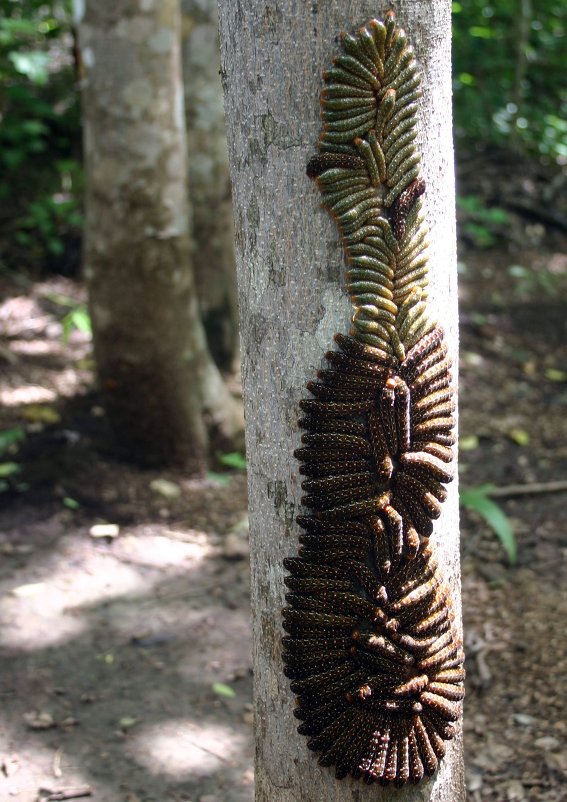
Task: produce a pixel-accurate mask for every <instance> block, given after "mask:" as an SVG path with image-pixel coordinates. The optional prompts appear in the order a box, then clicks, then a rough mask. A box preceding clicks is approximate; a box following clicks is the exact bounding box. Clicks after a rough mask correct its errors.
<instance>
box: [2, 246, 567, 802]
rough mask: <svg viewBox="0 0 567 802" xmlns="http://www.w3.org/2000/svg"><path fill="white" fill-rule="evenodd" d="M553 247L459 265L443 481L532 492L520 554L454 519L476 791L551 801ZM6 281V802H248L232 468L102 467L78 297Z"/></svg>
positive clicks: (556, 590) (554, 678) (564, 764)
mask: <svg viewBox="0 0 567 802" xmlns="http://www.w3.org/2000/svg"><path fill="white" fill-rule="evenodd" d="M536 233H537V232H536ZM566 246H567V243H566V242H565V241H561V240H560V239H556V240H550V241H547V245H546V246H545V247H544V245H543V244H542V243H537V242H536V243H534V244H533V246H526V247H523V248H522V250H521V251H519V250H516V251H513V250H512V251H510V250H508V249H506V250H505V249H504V248H500V249H496V250H488V251H482V252H479V251H473V250H471V251H470V252H467V251H464V252H463V255H462V256H461V259H462V264H461V277H460V279H461V304H462V306H461V308H462V330H461V331H462V337H461V395H460V398H461V408H460V434H461V442H462V446H463V450H462V454H461V466H460V469H461V485H462V487H466V488H470V487H477V486H479V485H482V484H485V483H492V484H494V485H496V486H499V487H501V486H510V485H516V484H522V485H528V486H530V487H531V490H532V491H533V494H528V495H510V496H506V495H505V496H504V497H501V498H498V499H496V501H497V502H498V503H499V505H500V506H501V508H502V510H503V511H504V512H505V514H506V515H507V516H508V518H509V519H510V521H511V522H512V524H513V527H514V531H515V534H516V538H517V545H518V559H517V563H516V565H515V566H510V565H509V563H508V560H507V558H506V555H505V553H504V551H503V549H502V547H501V546H500V544H499V542H498V540H497V539H496V537H495V535H494V534H493V533H492V531H491V530H490V529H489V528H488V527H487V525H486V524H485V523H484V522H483V521H482V520H481V519H480V518H479V517H478V516H477V515H476V514H475V513H473V512H468V511H466V510H465V511H463V515H462V568H463V608H464V618H465V638H466V646H467V686H468V688H467V698H466V704H465V748H466V764H467V785H468V792H469V799H470V800H471V801H472V802H531V800H534V802H535V800H537V801H538V802H558V801H559V800H564V799H565V798H566V797H565V787H566V785H567V638H566V633H565V628H566V625H565V622H566V621H567V594H566V593H565V582H566V580H567V505H566V503H565V492H563V493H560V492H556V493H548V494H545V495H544V494H542V493H541V492H537V491H538V489H539V490H541V488H538V487H537V486H536V487H534V485H536V484H537V483H542V482H548V481H551V480H558V479H567V439H566V437H565V434H566V424H565V419H566V415H567V347H566V346H567V316H566V314H565V299H566V298H567V256H565V255H564V254H565V253H566V252H567V247H566ZM519 268H520V269H519ZM0 283H1V285H2V286H1V287H0V289H1V290H2V297H3V301H2V302H1V305H0V331H1V332H2V337H0V367H1V369H2V376H1V386H0V400H1V401H2V404H3V411H2V412H1V413H0V416H1V417H0V430H4V431H8V432H10V433H11V435H8V437H10V436H11V437H12V438H13V439H14V440H15V441H16V442H14V443H13V444H12V445H6V442H5V441H4V442H3V441H2V440H0V443H2V442H3V448H4V451H3V454H1V455H0V463H1V465H4V466H5V465H9V466H10V465H11V466H12V467H8V468H5V467H4V468H2V467H0V472H2V471H3V472H4V473H5V474H6V476H4V478H3V479H2V477H1V476H0V481H3V482H4V484H0V488H4V491H3V492H1V493H0V504H1V509H0V554H1V557H2V559H1V562H0V594H1V595H0V619H1V621H0V657H1V661H0V699H1V712H0V800H2V802H4V801H5V800H6V801H7V800H10V799H12V798H13V799H14V800H15V801H16V802H36V800H37V801H39V800H42V801H47V800H58V799H67V798H80V796H79V793H80V792H81V791H82V792H83V793H84V795H86V794H87V792H90V794H91V798H92V800H93V802H189V800H191V802H221V800H223V801H224V800H226V802H250V800H252V799H253V734H252V706H251V691H252V676H251V640H250V627H249V594H248V582H249V572H248V561H247V556H248V545H247V521H246V488H245V477H244V474H243V473H242V472H238V471H233V472H232V473H230V472H229V473H226V474H211V475H209V476H208V477H207V478H206V479H205V480H201V481H195V480H188V479H187V478H185V477H184V476H183V475H182V474H180V473H176V472H173V471H166V472H164V471H161V472H158V471H141V470H137V469H136V468H133V467H131V466H127V465H125V464H121V463H118V462H116V461H114V460H113V459H112V458H111V457H110V456H109V452H108V451H107V449H106V445H105V444H106V440H105V422H104V415H103V411H102V409H101V407H100V402H99V400H98V398H97V395H96V392H95V390H94V384H93V364H92V357H91V355H90V343H89V338H88V335H86V334H83V333H81V332H79V331H72V332H71V333H70V336H69V338H68V340H67V342H65V339H64V337H63V328H64V325H63V321H64V318H65V315H67V314H68V312H69V309H70V308H71V307H72V306H73V305H74V304H79V303H82V302H83V301H84V291H83V289H82V287H81V286H80V285H79V284H77V283H76V282H73V281H70V280H68V279H63V278H50V279H48V280H45V281H43V282H35V283H31V282H27V281H24V280H23V279H22V277H21V276H20V277H19V278H17V277H16V275H15V274H13V275H6V274H5V275H4V276H3V277H2V278H1V279H0ZM14 466H16V467H14ZM101 527H102V528H101ZM105 527H106V528H105ZM65 794H67V795H65Z"/></svg>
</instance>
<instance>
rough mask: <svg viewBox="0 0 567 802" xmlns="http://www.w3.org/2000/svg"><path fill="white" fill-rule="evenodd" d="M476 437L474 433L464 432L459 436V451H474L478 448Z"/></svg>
mask: <svg viewBox="0 0 567 802" xmlns="http://www.w3.org/2000/svg"><path fill="white" fill-rule="evenodd" d="M478 443H479V441H478V437H477V436H476V434H466V435H464V436H463V437H460V438H459V449H460V450H461V451H474V450H475V448H478Z"/></svg>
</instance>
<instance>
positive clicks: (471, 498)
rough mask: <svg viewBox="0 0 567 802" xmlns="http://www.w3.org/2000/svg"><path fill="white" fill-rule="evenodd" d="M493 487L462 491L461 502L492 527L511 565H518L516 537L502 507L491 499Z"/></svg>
mask: <svg viewBox="0 0 567 802" xmlns="http://www.w3.org/2000/svg"><path fill="white" fill-rule="evenodd" d="M491 490H493V486H492V485H479V486H478V487H470V488H468V489H466V490H461V493H460V501H461V505H462V506H463V507H466V508H467V509H470V510H474V511H475V512H477V513H478V514H479V515H480V516H481V517H482V518H484V520H485V521H486V523H487V524H488V525H489V526H490V528H491V529H492V531H493V532H494V534H495V535H496V536H497V537H498V539H499V540H500V543H501V544H502V546H503V548H504V551H505V552H506V555H507V556H508V560H509V561H510V564H511V565H514V564H515V563H516V557H517V547H516V536H515V535H514V530H513V529H512V525H511V524H510V521H509V520H508V518H507V516H506V514H505V513H504V512H503V510H502V509H501V507H499V506H498V504H496V502H494V501H493V500H492V499H491V498H490V495H489V494H490V491H491Z"/></svg>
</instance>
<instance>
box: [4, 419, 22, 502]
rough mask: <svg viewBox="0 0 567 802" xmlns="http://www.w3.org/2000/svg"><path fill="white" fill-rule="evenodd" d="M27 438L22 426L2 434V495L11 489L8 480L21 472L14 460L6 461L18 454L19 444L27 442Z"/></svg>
mask: <svg viewBox="0 0 567 802" xmlns="http://www.w3.org/2000/svg"><path fill="white" fill-rule="evenodd" d="M25 437H26V432H25V429H23V428H22V427H21V426H15V427H13V428H12V429H4V431H2V432H0V493H3V492H5V491H6V490H9V489H10V482H9V481H8V480H9V479H10V477H15V475H16V474H18V473H19V472H20V465H19V464H18V463H17V462H14V461H13V459H12V460H8V461H6V462H5V461H4V460H5V459H6V457H9V456H13V455H14V454H16V453H17V450H18V447H19V445H18V444H19V443H21V442H22V441H23V440H25Z"/></svg>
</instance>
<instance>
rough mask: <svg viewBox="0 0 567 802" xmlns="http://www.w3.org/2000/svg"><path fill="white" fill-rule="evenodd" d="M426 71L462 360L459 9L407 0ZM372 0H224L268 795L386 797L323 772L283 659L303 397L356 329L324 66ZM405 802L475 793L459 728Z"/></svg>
mask: <svg viewBox="0 0 567 802" xmlns="http://www.w3.org/2000/svg"><path fill="white" fill-rule="evenodd" d="M393 5H394V7H395V11H396V13H397V17H398V24H399V25H400V26H402V27H403V28H405V29H406V31H407V32H408V35H409V36H410V38H411V41H412V44H413V45H414V48H415V50H416V55H417V59H418V63H419V67H420V70H421V72H422V75H423V91H424V96H423V98H422V100H421V102H420V115H419V119H420V131H419V137H420V140H419V144H420V147H421V150H422V153H423V163H422V165H423V173H424V178H425V181H426V185H427V197H426V207H427V216H428V222H429V225H430V229H431V249H430V265H431V274H430V281H431V284H430V301H429V302H430V303H431V305H432V311H433V312H436V311H439V310H440V311H441V314H439V315H438V319H439V320H440V323H441V324H442V325H443V327H444V329H445V332H446V336H447V343H448V345H449V348H450V350H451V352H452V355H453V365H456V354H457V347H458V343H457V294H456V252H455V215H454V202H455V198H454V172H453V146H452V136H451V69H450V68H451V56H450V54H451V50H450V43H451V40H450V35H451V4H450V2H448V0H435V2H431V0H399V2H396V3H394V4H393ZM389 6H390V4H389V3H388V4H386V3H385V4H383V6H382V8H380V7H377V5H376V3H375V2H374V0H357V1H356V2H355V1H354V0H347V1H346V2H345V0H328V2H325V3H296V2H294V0H280V2H278V4H277V6H276V5H274V4H269V5H268V4H266V3H265V2H264V0H248V2H246V3H240V2H235V1H234V0H220V3H219V9H220V30H221V60H222V68H223V74H224V81H225V92H226V115H227V121H228V132H229V154H230V160H231V172H232V182H233V196H234V205H235V228H236V249H237V250H236V257H237V270H238V284H239V296H240V317H241V329H240V331H241V339H242V360H243V366H242V367H243V381H244V399H245V409H246V421H247V424H246V426H247V429H246V438H247V453H248V476H249V496H250V537H251V560H252V615H253V631H254V680H255V689H254V690H255V719H256V775H255V776H256V800H257V802H322V801H323V800H325V801H326V802H329V801H330V800H332V801H333V802H353V800H357V802H367V801H368V802H370V800H376V799H377V798H382V796H384V798H385V795H384V794H381V793H380V790H379V789H376V788H375V787H368V786H365V785H363V784H361V783H356V782H354V781H349V780H342V781H341V782H337V780H335V779H334V776H333V772H332V771H330V770H329V769H323V768H320V767H319V765H318V764H317V761H316V759H315V757H314V756H313V754H311V753H310V752H309V750H308V749H307V747H306V742H305V739H304V738H302V737H301V736H299V735H298V734H297V732H296V727H297V723H298V722H297V720H296V719H294V717H293V714H292V708H293V698H292V694H291V692H290V690H289V682H288V681H287V680H286V679H285V677H284V675H283V671H282V661H281V634H282V627H281V608H282V607H283V606H284V604H285V602H284V591H285V588H284V584H283V577H282V575H283V559H284V557H286V556H290V555H295V554H296V551H297V535H298V531H297V527H296V526H295V524H294V519H295V515H296V514H297V513H298V512H299V508H300V497H301V491H300V478H301V477H299V475H298V464H297V462H296V460H295V459H294V458H293V456H292V453H293V449H294V448H296V447H297V446H298V445H299V442H300V435H299V432H298V427H297V423H296V421H297V418H298V412H299V408H298V401H299V399H300V398H302V397H303V396H305V394H306V391H305V383H306V381H308V380H309V379H314V378H315V372H316V370H317V369H318V368H320V367H321V365H322V360H323V355H324V353H325V351H326V350H327V349H329V348H330V347H331V346H332V340H333V335H334V334H335V332H337V331H341V332H345V331H347V330H348V328H349V319H350V316H351V314H352V310H351V308H350V306H349V304H348V301H347V298H346V295H345V294H344V293H343V292H341V290H340V289H339V285H340V284H342V276H343V256H342V251H341V248H340V244H339V242H338V237H337V233H336V229H335V226H334V224H333V222H332V221H331V220H330V218H329V215H327V214H324V213H322V212H321V210H320V205H319V204H320V196H319V191H318V190H317V187H315V186H314V185H313V184H312V183H311V182H309V180H308V179H307V177H306V176H305V166H306V163H307V161H308V159H309V157H310V156H311V155H312V154H313V153H314V152H315V144H316V142H317V139H318V136H319V132H320V128H321V120H320V114H319V92H320V90H321V83H322V82H321V72H322V71H323V70H325V69H327V68H328V67H329V66H330V64H331V58H332V56H333V55H335V54H336V51H337V36H338V34H339V32H340V31H342V30H347V31H352V30H354V29H356V28H357V27H359V26H360V25H362V24H364V23H365V22H366V21H367V20H368V19H370V18H371V17H373V16H377V15H379V14H380V13H383V12H384V11H385V10H387V8H388V7H389ZM448 490H449V497H448V499H447V502H446V503H445V505H444V508H443V514H442V516H441V518H440V520H439V522H438V524H437V525H436V538H435V539H436V544H437V546H438V553H439V559H440V561H441V562H442V564H443V565H444V567H445V576H446V577H447V578H448V580H449V581H450V582H451V584H452V587H453V592H454V596H455V599H456V604H457V605H458V600H459V598H460V596H459V589H460V587H459V540H458V531H459V529H458V495H457V487H456V484H455V483H453V484H451V485H449V487H448ZM392 794H393V795H394V796H395V798H396V800H399V802H402V800H404V802H417V800H421V801H422V802H425V800H429V801H430V802H462V800H463V799H464V772H463V762H462V742H461V739H460V737H458V738H457V739H456V740H455V741H452V742H450V743H449V744H448V746H447V755H446V757H445V759H444V761H443V763H442V767H441V769H440V771H439V772H438V774H437V775H436V776H435V778H434V779H433V780H432V781H431V782H427V783H425V782H424V783H421V784H420V785H419V786H416V787H411V788H405V789H403V790H400V791H390V792H387V795H388V797H390V796H391V795H392Z"/></svg>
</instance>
